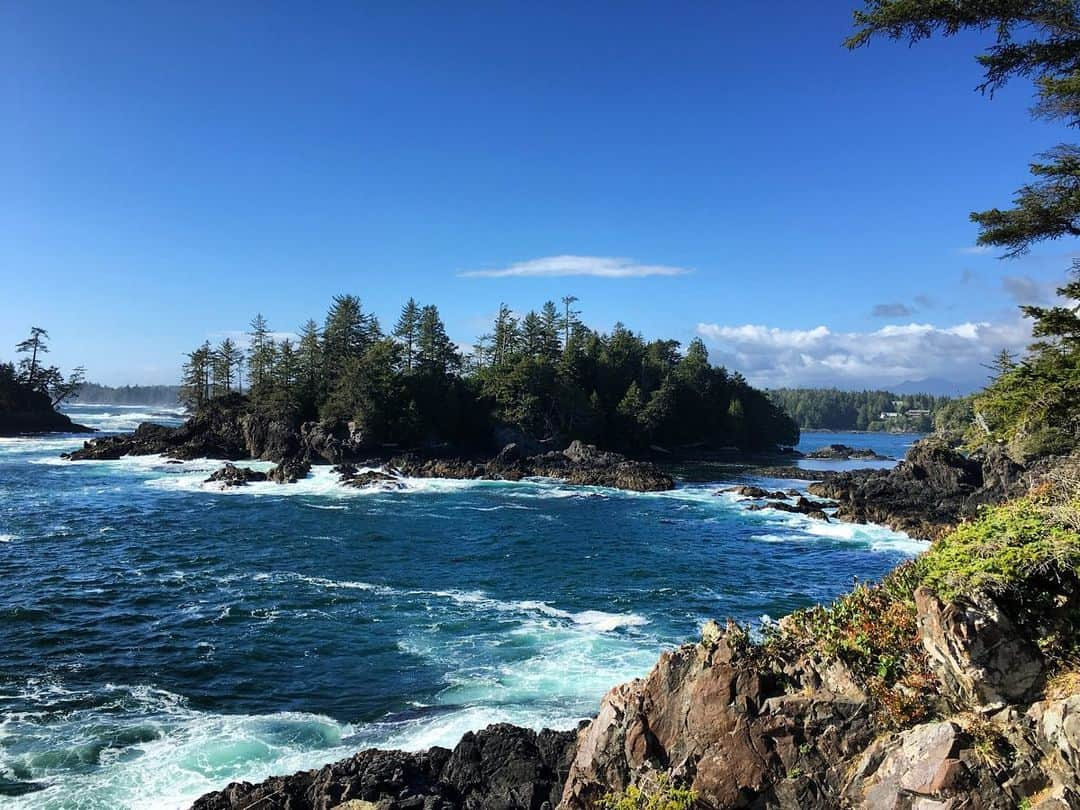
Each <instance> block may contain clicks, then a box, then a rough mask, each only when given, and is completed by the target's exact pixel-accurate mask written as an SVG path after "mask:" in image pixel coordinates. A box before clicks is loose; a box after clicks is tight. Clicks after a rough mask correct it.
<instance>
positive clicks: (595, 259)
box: [458, 255, 691, 278]
mask: <svg viewBox="0 0 1080 810" xmlns="http://www.w3.org/2000/svg"><path fill="white" fill-rule="evenodd" d="M689 272H691V271H690V270H689V269H688V268H686V267H673V266H671V265H666V264H641V263H640V262H636V261H634V260H633V259H621V258H615V257H609V256H573V255H564V256H545V257H543V258H540V259H530V260H529V261H525V262H516V263H515V264H511V265H510V266H508V267H500V268H497V269H494V270H466V271H464V272H462V273H459V274H458V275H460V276H462V277H463V278H525V277H541V278H555V277H559V276H594V277H596V278H644V277H646V276H681V275H685V274H686V273H689Z"/></svg>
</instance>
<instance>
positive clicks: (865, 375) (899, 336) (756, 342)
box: [697, 317, 1031, 387]
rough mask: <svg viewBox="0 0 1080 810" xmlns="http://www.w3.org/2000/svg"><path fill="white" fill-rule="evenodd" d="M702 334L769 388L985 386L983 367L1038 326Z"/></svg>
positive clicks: (737, 329)
mask: <svg viewBox="0 0 1080 810" xmlns="http://www.w3.org/2000/svg"><path fill="white" fill-rule="evenodd" d="M697 333H698V334H699V335H701V336H702V337H703V338H705V339H706V340H707V341H708V342H710V343H711V344H712V346H713V351H712V356H713V360H714V361H715V362H718V363H723V364H724V365H726V366H728V367H730V368H732V369H736V370H738V371H741V372H742V373H743V374H744V375H745V376H746V377H747V378H748V379H749V380H750V381H751V382H753V383H755V384H757V385H762V386H767V387H779V386H784V385H814V386H821V385H838V386H841V387H851V386H878V385H882V386H887V385H894V384H897V383H901V382H904V381H906V380H921V379H925V378H929V377H940V378H944V379H947V380H951V381H956V382H958V383H963V384H979V383H981V382H982V381H983V380H985V377H986V371H985V369H983V368H982V365H983V364H985V363H989V362H990V361H991V360H992V359H993V356H994V355H995V354H996V353H997V352H998V351H1000V350H1001V349H1002V348H1008V349H1010V350H1012V351H1017V352H1018V351H1022V350H1023V348H1024V347H1025V346H1026V345H1027V344H1028V342H1029V341H1030V337H1031V325H1030V322H1028V321H1025V320H1023V319H1022V318H1019V317H1017V318H1016V319H1014V320H1011V321H1008V322H1002V323H987V322H979V323H972V322H967V323H959V324H955V325H953V326H931V325H930V324H920V323H910V324H905V325H896V324H893V325H889V326H885V327H882V328H881V329H877V330H875V331H872V332H834V331H833V330H831V329H829V328H828V327H827V326H818V327H815V328H814V329H781V328H777V327H768V326H759V325H753V324H744V325H740V326H725V325H721V324H712V323H700V324H698V326H697Z"/></svg>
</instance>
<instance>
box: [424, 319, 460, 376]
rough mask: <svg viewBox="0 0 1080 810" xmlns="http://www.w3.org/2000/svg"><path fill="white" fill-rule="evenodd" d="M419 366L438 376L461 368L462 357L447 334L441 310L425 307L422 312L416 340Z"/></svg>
mask: <svg viewBox="0 0 1080 810" xmlns="http://www.w3.org/2000/svg"><path fill="white" fill-rule="evenodd" d="M416 362H417V365H418V366H420V367H421V368H423V369H425V370H427V371H433V372H436V373H438V374H443V375H446V374H450V373H451V372H454V371H456V370H458V369H459V368H460V367H461V355H460V354H459V353H458V350H457V347H455V346H454V343H453V341H452V340H450V338H449V336H447V334H446V327H445V325H444V324H443V322H442V318H441V317H439V309H438V307H435V306H431V305H429V306H425V307H424V308H423V309H422V310H421V311H420V320H419V324H418V327H417V339H416Z"/></svg>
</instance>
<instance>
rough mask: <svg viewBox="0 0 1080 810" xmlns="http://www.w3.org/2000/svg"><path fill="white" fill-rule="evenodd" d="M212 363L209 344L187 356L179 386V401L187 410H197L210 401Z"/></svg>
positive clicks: (211, 351)
mask: <svg viewBox="0 0 1080 810" xmlns="http://www.w3.org/2000/svg"><path fill="white" fill-rule="evenodd" d="M212 363H213V350H212V349H211V348H210V343H209V342H206V343H203V344H202V345H201V346H199V347H198V348H197V349H194V350H193V351H190V352H188V354H187V361H186V362H185V363H184V369H183V378H182V381H181V385H180V401H181V402H182V403H183V404H184V405H185V406H186V407H187V408H188V409H189V410H195V411H197V410H199V409H200V408H202V406H203V405H205V404H206V403H207V402H208V401H209V399H210V378H211V370H210V367H211V365H212Z"/></svg>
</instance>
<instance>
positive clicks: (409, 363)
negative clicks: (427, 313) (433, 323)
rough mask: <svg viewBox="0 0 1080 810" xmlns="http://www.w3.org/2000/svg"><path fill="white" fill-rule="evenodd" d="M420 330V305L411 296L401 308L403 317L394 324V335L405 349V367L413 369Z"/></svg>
mask: <svg viewBox="0 0 1080 810" xmlns="http://www.w3.org/2000/svg"><path fill="white" fill-rule="evenodd" d="M419 330H420V306H419V305H418V304H417V303H416V299H414V298H410V299H409V300H408V302H407V303H406V304H405V306H404V307H402V309H401V317H399V318H398V322H397V325H395V326H394V337H396V338H397V339H398V340H400V341H401V345H402V347H403V348H404V350H405V368H407V369H408V370H409V371H412V368H413V359H414V356H415V351H416V341H417V336H418V333H419Z"/></svg>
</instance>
